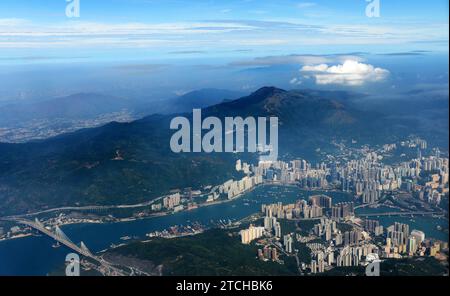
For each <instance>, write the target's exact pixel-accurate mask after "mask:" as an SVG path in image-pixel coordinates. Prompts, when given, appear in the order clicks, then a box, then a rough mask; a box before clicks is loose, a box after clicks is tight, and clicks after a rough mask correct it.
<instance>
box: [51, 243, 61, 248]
mask: <svg viewBox="0 0 450 296" xmlns="http://www.w3.org/2000/svg"><path fill="white" fill-rule="evenodd" d="M59 247H61V244H60V243H59V242H56V243H54V244H53V245H52V248H55V249H56V248H59Z"/></svg>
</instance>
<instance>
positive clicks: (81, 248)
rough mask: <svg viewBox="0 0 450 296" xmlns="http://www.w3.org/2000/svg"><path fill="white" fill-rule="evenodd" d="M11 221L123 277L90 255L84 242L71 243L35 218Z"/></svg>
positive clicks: (117, 271) (105, 262) (107, 264)
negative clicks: (41, 234) (47, 237)
mask: <svg viewBox="0 0 450 296" xmlns="http://www.w3.org/2000/svg"><path fill="white" fill-rule="evenodd" d="M11 221H15V222H17V223H20V224H23V225H27V226H30V227H32V228H34V229H36V230H38V231H39V232H41V233H43V234H45V235H47V236H49V237H51V238H53V239H54V240H56V241H57V242H59V243H61V244H63V245H65V246H66V247H68V248H70V249H71V250H73V251H75V252H76V253H78V254H80V255H82V256H85V257H87V258H90V259H92V260H94V261H96V262H97V263H99V264H100V265H101V266H102V267H103V268H105V269H106V270H107V271H108V272H109V273H110V274H113V275H125V273H124V271H122V270H120V269H118V268H116V267H114V266H112V265H111V264H110V263H109V262H107V261H105V260H104V259H103V258H101V257H99V256H96V255H94V254H92V252H91V251H89V249H88V248H87V246H86V245H85V244H84V242H81V243H80V246H78V245H77V244H75V243H74V242H72V241H71V240H70V238H69V237H68V236H67V235H66V234H65V233H64V232H63V231H62V230H61V228H59V227H58V226H55V231H54V232H53V231H51V230H50V229H48V228H46V227H45V226H44V225H43V224H42V223H41V222H40V221H39V220H38V219H37V218H36V219H35V220H34V221H30V220H25V219H11Z"/></svg>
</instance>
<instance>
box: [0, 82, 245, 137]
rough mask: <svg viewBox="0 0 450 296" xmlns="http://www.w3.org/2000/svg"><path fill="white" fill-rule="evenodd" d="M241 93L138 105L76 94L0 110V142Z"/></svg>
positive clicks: (196, 94)
mask: <svg viewBox="0 0 450 296" xmlns="http://www.w3.org/2000/svg"><path fill="white" fill-rule="evenodd" d="M242 95H243V93H241V92H235V91H228V90H220V89H202V90H197V91H193V92H189V93H186V94H184V95H182V96H177V97H173V98H170V99H165V100H156V101H151V102H142V101H140V100H134V99H124V98H119V97H114V96H107V95H101V94H94V93H79V94H74V95H71V96H67V97H61V98H53V99H49V100H44V101H40V102H35V103H28V104H27V103H21V104H9V105H5V106H0V114H2V116H1V117H0V142H13V143H16V142H26V141H30V140H35V139H43V138H48V137H51V136H55V135H59V134H63V133H67V132H73V131H75V130H78V129H82V128H90V127H96V126H100V125H104V124H106V123H108V122H111V121H117V122H129V121H132V120H136V119H139V118H142V117H144V116H148V115H150V114H156V113H160V114H170V113H179V112H189V111H190V110H192V109H193V108H205V107H208V106H211V105H215V104H219V103H221V102H223V101H227V100H233V99H237V98H239V97H240V96H242Z"/></svg>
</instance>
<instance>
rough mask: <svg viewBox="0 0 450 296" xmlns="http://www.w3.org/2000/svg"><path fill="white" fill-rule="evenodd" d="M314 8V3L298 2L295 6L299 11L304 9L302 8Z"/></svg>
mask: <svg viewBox="0 0 450 296" xmlns="http://www.w3.org/2000/svg"><path fill="white" fill-rule="evenodd" d="M313 6H316V3H314V2H300V3H298V4H297V7H298V8H300V9H304V8H310V7H313Z"/></svg>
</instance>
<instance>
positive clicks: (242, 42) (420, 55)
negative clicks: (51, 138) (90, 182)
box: [0, 0, 449, 103]
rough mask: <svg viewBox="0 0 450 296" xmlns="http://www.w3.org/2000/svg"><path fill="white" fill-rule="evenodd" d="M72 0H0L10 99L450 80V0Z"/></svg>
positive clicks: (2, 76) (0, 55)
mask: <svg viewBox="0 0 450 296" xmlns="http://www.w3.org/2000/svg"><path fill="white" fill-rule="evenodd" d="M73 1H76V0H71V1H70V2H67V1H66V0H1V1H0V81H2V82H4V83H3V85H1V83H0V103H1V102H2V101H3V102H10V101H15V100H17V99H22V98H36V97H42V98H46V97H48V96H58V95H70V94H71V93H74V92H80V91H95V92H109V93H113V94H121V95H122V94H128V95H130V94H136V95H138V96H145V95H144V94H147V93H149V92H152V94H155V96H167V95H170V94H180V93H184V92H187V91H190V90H193V89H198V88H204V87H220V88H232V89H239V90H245V91H247V90H254V89H256V88H257V87H259V86H263V85H277V86H281V87H285V88H289V87H292V88H297V87H318V88H333V89H335V88H345V89H348V88H350V89H358V90H361V89H363V88H364V90H365V91H366V90H368V89H370V87H372V89H375V90H376V89H378V88H379V87H380V86H381V85H383V83H385V84H384V85H383V87H385V88H386V89H397V88H398V87H400V86H401V85H403V86H409V85H413V84H412V82H411V81H413V80H414V83H415V84H417V85H421V84H428V83H430V81H431V82H433V83H438V84H439V85H440V86H439V87H440V89H441V88H442V84H444V85H446V88H447V91H448V81H447V80H448V69H447V68H448V57H447V55H448V46H449V45H448V34H449V32H448V9H449V8H448V0H427V1H424V0H370V1H367V0H305V1H292V0H277V1H268V0H228V1H218V0H216V1H214V0H195V1H193V0H192V1H187V0H108V1H104V0H79V3H80V11H79V12H80V15H79V17H68V16H67V14H66V9H67V5H68V4H71V3H72V2H73ZM373 1H379V3H380V15H379V17H368V16H367V14H366V9H367V5H370V4H372V3H373ZM424 73H427V75H425V74H424ZM405 77H407V78H408V79H406V78H405ZM138 90H139V93H136V92H137V91H138ZM161 93H162V94H161Z"/></svg>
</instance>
